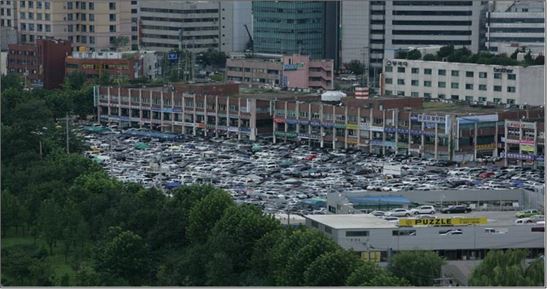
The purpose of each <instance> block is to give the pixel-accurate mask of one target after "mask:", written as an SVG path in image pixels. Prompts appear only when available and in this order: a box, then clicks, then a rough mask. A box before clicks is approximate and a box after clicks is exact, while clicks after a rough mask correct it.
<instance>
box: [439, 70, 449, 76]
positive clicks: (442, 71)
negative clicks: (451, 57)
mask: <svg viewBox="0 0 550 289" xmlns="http://www.w3.org/2000/svg"><path fill="white" fill-rule="evenodd" d="M437 75H447V71H446V70H445V69H439V70H438V71H437Z"/></svg>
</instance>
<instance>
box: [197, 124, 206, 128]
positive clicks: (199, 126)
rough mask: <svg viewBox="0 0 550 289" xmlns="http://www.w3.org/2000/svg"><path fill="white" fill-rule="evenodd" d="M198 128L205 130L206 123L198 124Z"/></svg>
mask: <svg viewBox="0 0 550 289" xmlns="http://www.w3.org/2000/svg"><path fill="white" fill-rule="evenodd" d="M196 126H197V128H205V127H206V125H205V124H204V123H197V124H196Z"/></svg>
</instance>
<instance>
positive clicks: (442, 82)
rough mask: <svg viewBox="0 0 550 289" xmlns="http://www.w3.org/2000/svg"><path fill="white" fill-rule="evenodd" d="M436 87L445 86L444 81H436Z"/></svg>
mask: <svg viewBox="0 0 550 289" xmlns="http://www.w3.org/2000/svg"><path fill="white" fill-rule="evenodd" d="M437 87H439V88H445V87H447V84H446V83H445V81H439V82H438V83H437Z"/></svg>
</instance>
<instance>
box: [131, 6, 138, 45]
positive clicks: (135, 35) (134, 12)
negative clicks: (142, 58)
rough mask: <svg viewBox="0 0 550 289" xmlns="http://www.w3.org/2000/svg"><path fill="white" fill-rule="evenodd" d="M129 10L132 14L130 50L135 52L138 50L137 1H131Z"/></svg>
mask: <svg viewBox="0 0 550 289" xmlns="http://www.w3.org/2000/svg"><path fill="white" fill-rule="evenodd" d="M130 9H131V10H130V12H131V14H132V39H131V44H132V50H137V49H139V0H132V1H131V2H130Z"/></svg>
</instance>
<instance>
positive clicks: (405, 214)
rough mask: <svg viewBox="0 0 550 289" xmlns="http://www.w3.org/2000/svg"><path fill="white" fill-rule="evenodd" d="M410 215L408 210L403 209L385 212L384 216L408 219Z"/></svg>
mask: <svg viewBox="0 0 550 289" xmlns="http://www.w3.org/2000/svg"><path fill="white" fill-rule="evenodd" d="M411 215H412V213H411V212H410V211H409V210H407V209H403V208H398V209H393V210H391V211H389V212H386V216H389V217H410V216H411Z"/></svg>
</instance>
